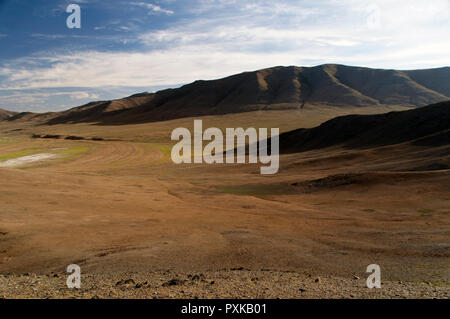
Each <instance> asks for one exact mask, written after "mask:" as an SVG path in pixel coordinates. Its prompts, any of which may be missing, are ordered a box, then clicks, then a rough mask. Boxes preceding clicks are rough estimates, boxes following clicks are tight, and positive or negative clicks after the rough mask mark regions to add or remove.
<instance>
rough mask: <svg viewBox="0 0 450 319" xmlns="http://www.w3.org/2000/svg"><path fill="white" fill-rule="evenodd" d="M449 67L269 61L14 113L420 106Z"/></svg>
mask: <svg viewBox="0 0 450 319" xmlns="http://www.w3.org/2000/svg"><path fill="white" fill-rule="evenodd" d="M449 79H450V68H449V67H445V68H438V69H428V70H415V71H397V70H383V69H370V68H363V67H352V66H344V65H335V64H326V65H320V66H316V67H296V66H290V67H273V68H269V69H263V70H259V71H254V72H245V73H241V74H237V75H233V76H230V77H226V78H223V79H219V80H212V81H196V82H193V83H191V84H187V85H185V86H182V87H180V88H177V89H167V90H162V91H159V92H156V93H141V94H136V95H133V96H130V97H127V98H123V99H119V100H113V101H100V102H92V103H89V104H86V105H83V106H80V107H76V108H73V109H70V110H68V111H64V112H57V113H47V114H46V115H45V116H44V115H38V116H37V117H36V116H35V115H30V114H28V113H27V114H25V115H17V116H16V117H15V118H12V119H10V120H15V119H22V120H24V119H39V118H40V119H42V120H45V121H47V123H48V124H60V123H77V122H100V123H104V124H128V123H142V122H153V121H160V120H170V119H176V118H182V117H191V116H202V115H217V114H227V113H239V112H248V111H255V110H284V109H301V108H303V107H304V106H305V105H308V106H314V105H330V106H343V107H345V106H352V107H355V106H356V107H364V106H377V105H388V106H408V107H420V106H425V105H428V104H432V103H437V102H441V101H446V100H449V99H450V80H449Z"/></svg>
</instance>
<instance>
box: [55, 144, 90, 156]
mask: <svg viewBox="0 0 450 319" xmlns="http://www.w3.org/2000/svg"><path fill="white" fill-rule="evenodd" d="M87 151H89V147H87V146H78V147H72V148H67V149H64V150H61V151H59V152H58V153H59V154H61V155H63V156H64V157H65V158H69V157H72V156H76V155H78V154H80V153H85V152H87Z"/></svg>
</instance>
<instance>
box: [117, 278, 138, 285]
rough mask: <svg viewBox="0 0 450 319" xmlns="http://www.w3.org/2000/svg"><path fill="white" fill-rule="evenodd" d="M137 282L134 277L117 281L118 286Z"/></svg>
mask: <svg viewBox="0 0 450 319" xmlns="http://www.w3.org/2000/svg"><path fill="white" fill-rule="evenodd" d="M134 284H135V282H134V280H133V279H124V280H120V281H118V282H116V286H124V285H134Z"/></svg>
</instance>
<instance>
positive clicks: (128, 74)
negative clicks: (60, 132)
mask: <svg viewBox="0 0 450 319" xmlns="http://www.w3.org/2000/svg"><path fill="white" fill-rule="evenodd" d="M71 3H74V4H78V5H80V7H81V29H69V28H67V26H66V19H67V17H68V16H69V13H66V8H67V6H68V5H69V4H71ZM323 63H342V64H348V65H359V66H367V67H376V68H396V69H416V68H430V67H441V66H449V65H450V1H449V0H433V1H423V0H373V1H370V0H369V1H362V0H314V1H313V0H311V1H309V0H303V1H302V0H297V1H289V0H278V1H273V0H271V1H269V0H190V1H181V0H152V1H150V0H147V1H146V0H141V1H139V0H134V1H128V0H109V1H106V0H78V1H76V0H67V1H66V0H33V1H30V0H0V108H5V109H10V110H16V111H34V112H42V111H51V110H62V109H66V108H69V107H73V106H78V105H82V104H84V103H87V102H90V101H92V100H105V99H113V98H120V97H124V96H127V95H131V94H134V93H137V92H143V91H149V92H152V91H155V90H159V89H162V88H167V87H176V86H179V85H182V84H185V83H189V82H192V81H194V80H198V79H215V78H220V77H223V76H227V75H231V74H235V73H240V72H243V71H250V70H256V69H260V68H265V67H271V66H276V65H299V66H312V65H318V64H323Z"/></svg>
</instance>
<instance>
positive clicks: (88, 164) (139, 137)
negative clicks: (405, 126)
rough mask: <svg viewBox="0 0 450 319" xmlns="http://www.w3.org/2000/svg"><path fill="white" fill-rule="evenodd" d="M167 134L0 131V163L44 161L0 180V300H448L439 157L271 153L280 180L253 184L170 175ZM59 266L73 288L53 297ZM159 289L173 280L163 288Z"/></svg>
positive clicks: (173, 169)
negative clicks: (374, 272) (78, 280)
mask: <svg viewBox="0 0 450 319" xmlns="http://www.w3.org/2000/svg"><path fill="white" fill-rule="evenodd" d="M274 118H275V119H276V121H279V123H287V122H289V121H290V120H289V119H286V118H283V117H282V116H281V115H280V116H279V117H278V118H277V117H274ZM209 120H210V121H213V119H211V118H210V119H209ZM216 120H217V121H222V122H221V123H224V124H223V125H227V123H228V121H231V122H232V121H233V118H229V117H227V116H225V117H224V118H220V117H219V118H217V119H216ZM266 120H267V119H261V120H260V121H259V122H258V123H263V124H264V123H265V122H264V121H266ZM183 121H187V120H183ZM252 121H253V122H252ZM254 121H255V116H254V115H251V114H249V115H248V118H246V119H242V118H241V122H240V123H244V124H245V123H247V124H249V125H252V124H255V126H257V125H258V123H254ZM317 121H319V120H317ZM313 122H314V120H312V121H311V122H308V123H311V125H315V123H313ZM180 123H182V122H179V121H172V122H167V123H165V125H166V127H163V124H162V123H154V124H146V125H138V126H133V128H131V127H130V126H116V127H107V126H96V125H59V126H52V127H45V126H39V127H35V126H33V125H31V124H30V123H24V124H23V126H22V127H20V128H19V129H20V131H17V129H18V128H17V125H16V126H13V125H12V124H0V132H2V135H1V136H2V138H1V139H0V159H1V156H3V157H5V158H6V157H10V156H12V155H11V154H19V153H20V154H22V153H23V152H31V153H32V154H29V155H34V154H42V153H48V154H55V155H57V157H55V158H52V159H49V160H46V161H41V162H35V163H28V164H27V165H25V166H22V167H20V168H0V179H1V180H2V183H0V203H1V206H0V210H1V212H0V274H3V275H5V276H6V277H2V278H0V296H1V295H3V296H5V297H31V296H39V297H70V296H72V295H75V296H76V297H86V298H90V297H95V296H98V297H145V298H149V297H153V296H155V292H157V294H156V295H157V296H159V297H195V296H197V297H207V298H209V297H227V296H233V297H234V296H236V297H263V296H267V297H294V298H297V297H326V298H328V297H352V296H353V297H364V298H371V297H381V296H384V297H441V298H442V297H448V292H449V289H450V288H449V287H450V286H449V278H450V272H449V269H450V267H449V266H450V258H449V257H450V236H449V235H450V226H449V225H450V224H449V223H450V171H449V170H440V171H436V170H434V171H433V170H424V169H423V167H427V166H430V165H432V164H433V162H435V161H438V160H442V159H443V158H448V157H449V156H450V150H449V148H448V147H436V148H424V147H417V146H414V147H413V146H411V145H409V144H401V145H396V146H390V147H379V148H376V149H366V150H349V149H325V150H320V151H311V152H305V153H302V154H290V155H283V156H282V157H281V164H280V165H281V166H280V167H281V169H280V172H279V174H277V175H275V176H261V175H260V174H259V166H260V165H226V164H224V165H181V166H175V165H173V164H172V163H171V162H170V159H169V158H168V154H169V152H170V147H169V146H170V145H169V144H168V143H169V142H168V138H169V135H164V134H162V133H158V132H163V131H164V132H167V131H170V129H171V128H172V127H173V126H174V125H176V126H175V127H178V126H179V124H180ZM183 123H186V122H183ZM263 124H261V125H263ZM206 125H207V124H206ZM291 125H292V124H291ZM244 126H245V125H244ZM273 126H275V124H274V125H273ZM300 126H302V125H300ZM305 126H307V125H305ZM13 130H14V131H13ZM36 132H37V133H47V134H55V133H56V134H63V135H77V136H86V137H92V136H99V137H103V138H112V139H117V140H115V141H90V140H89V141H88V140H85V141H72V140H64V139H33V138H31V134H32V133H36ZM164 136H166V137H164ZM118 137H120V140H118V139H119V138H118ZM27 156H28V155H27ZM7 160H10V158H8V159H7ZM430 167H431V166H430ZM374 263H375V264H379V265H380V266H381V270H382V279H383V282H384V283H385V286H384V287H383V289H381V290H378V291H377V292H372V291H368V289H367V288H364V282H365V278H366V277H367V274H365V269H366V267H367V265H369V264H374ZM69 264H78V265H80V266H81V268H82V273H83V274H84V276H86V277H85V278H87V279H86V282H85V285H86V286H85V287H86V288H83V289H81V290H80V291H78V292H73V291H72V292H69V291H67V289H66V288H64V287H63V285H64V282H65V279H64V276H65V274H64V275H63V272H64V271H65V269H66V267H67V265H69ZM241 267H242V268H243V269H244V270H243V271H234V270H230V269H240V268H241ZM52 272H53V273H56V274H58V275H57V276H58V277H53V274H52ZM26 273H28V274H31V275H27V276H23V275H24V274H26ZM199 273H203V274H204V277H205V278H204V281H202V280H199V281H195V283H194V284H192V285H191V284H190V283H189V280H190V279H189V277H188V275H189V274H191V275H194V274H199ZM15 274H19V275H21V277H17V275H15ZM37 276H41V277H37ZM355 276H356V277H358V278H359V279H354V278H355ZM319 277H320V278H321V279H320V280H319V281H320V282H319V283H316V282H315V279H317V278H319ZM36 278H38V279H39V280H38V279H36ZM173 278H181V279H182V280H187V281H186V282H183V284H181V285H178V284H177V285H174V286H167V287H166V286H164V287H163V286H162V284H163V283H165V282H167V281H170V280H171V279H173ZM252 278H258V279H257V280H254V281H252ZM128 279H133V281H134V284H133V283H131V282H130V284H126V285H125V287H119V286H121V285H119V286H116V283H117V282H119V281H121V280H128ZM313 279H314V280H313ZM31 281H36V282H35V283H34V284H33V285H31V284H29V282H31ZM145 281H147V282H148V283H149V284H148V285H147V286H145V287H144V288H142V287H140V288H136V287H135V286H136V285H137V284H139V283H142V282H145ZM211 281H214V284H212V285H210V282H211ZM400 282H401V283H400ZM250 283H251V284H250ZM128 286H129V287H128ZM5 287H6V288H5ZM304 287H306V288H304ZM122 288H123V289H122ZM266 288H267V289H268V290H266ZM84 289H86V290H84ZM299 289H305V292H301V291H300V293H299ZM181 291H184V293H183V292H181Z"/></svg>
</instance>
